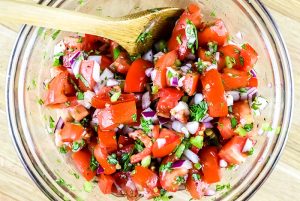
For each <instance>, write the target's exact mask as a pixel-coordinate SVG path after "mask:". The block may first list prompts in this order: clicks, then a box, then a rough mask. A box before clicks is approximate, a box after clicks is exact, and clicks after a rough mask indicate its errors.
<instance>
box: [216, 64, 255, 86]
mask: <svg viewBox="0 0 300 201" xmlns="http://www.w3.org/2000/svg"><path fill="white" fill-rule="evenodd" d="M221 76H222V81H223V85H224V89H225V90H226V91H230V90H235V89H240V88H244V87H247V85H248V77H249V75H248V73H247V72H244V71H240V70H236V69H232V68H231V69H230V68H225V69H224V72H223V73H222V75H221Z"/></svg>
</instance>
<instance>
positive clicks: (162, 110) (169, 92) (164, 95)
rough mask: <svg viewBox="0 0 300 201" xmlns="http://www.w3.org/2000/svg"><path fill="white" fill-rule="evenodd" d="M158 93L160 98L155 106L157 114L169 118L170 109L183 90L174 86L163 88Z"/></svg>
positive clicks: (175, 103)
mask: <svg viewBox="0 0 300 201" xmlns="http://www.w3.org/2000/svg"><path fill="white" fill-rule="evenodd" d="M158 93H159V94H158V96H159V97H160V99H159V101H158V103H157V107H156V111H157V115H159V116H162V117H166V118H169V117H170V115H171V114H170V110H171V109H172V108H174V107H175V106H176V105H177V103H178V101H179V100H180V98H181V97H182V96H183V92H182V91H180V90H178V89H176V88H163V89H161V90H160V91H159V92H158Z"/></svg>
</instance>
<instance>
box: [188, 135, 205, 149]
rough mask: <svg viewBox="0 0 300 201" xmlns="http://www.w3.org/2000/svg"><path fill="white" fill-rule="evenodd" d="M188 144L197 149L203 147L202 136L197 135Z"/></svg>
mask: <svg viewBox="0 0 300 201" xmlns="http://www.w3.org/2000/svg"><path fill="white" fill-rule="evenodd" d="M190 143H191V144H192V145H194V146H195V147H197V148H198V149H201V148H202V147H203V136H199V135H197V136H195V137H191V138H190Z"/></svg>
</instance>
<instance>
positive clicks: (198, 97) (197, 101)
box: [194, 93, 204, 104]
mask: <svg viewBox="0 0 300 201" xmlns="http://www.w3.org/2000/svg"><path fill="white" fill-rule="evenodd" d="M203 99H204V97H203V95H202V94H200V93H197V94H195V96H194V103H195V104H200V103H201V101H203Z"/></svg>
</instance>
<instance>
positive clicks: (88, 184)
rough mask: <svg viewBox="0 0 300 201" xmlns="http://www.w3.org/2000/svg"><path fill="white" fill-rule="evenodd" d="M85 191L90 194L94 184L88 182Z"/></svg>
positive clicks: (84, 185) (85, 184) (84, 186)
mask: <svg viewBox="0 0 300 201" xmlns="http://www.w3.org/2000/svg"><path fill="white" fill-rule="evenodd" d="M83 189H84V191H85V192H87V193H90V192H92V190H93V184H92V183H91V182H88V181H86V182H84V184H83Z"/></svg>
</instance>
